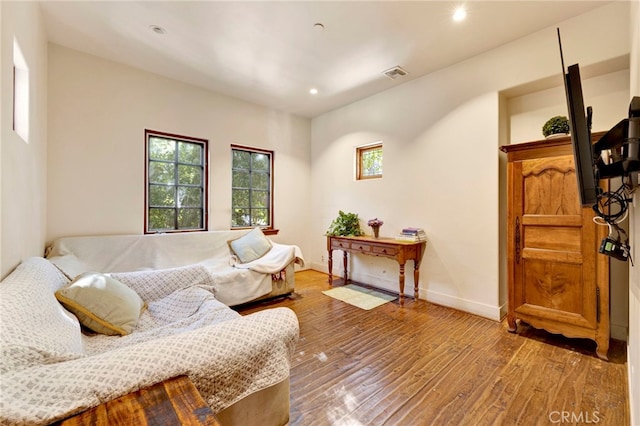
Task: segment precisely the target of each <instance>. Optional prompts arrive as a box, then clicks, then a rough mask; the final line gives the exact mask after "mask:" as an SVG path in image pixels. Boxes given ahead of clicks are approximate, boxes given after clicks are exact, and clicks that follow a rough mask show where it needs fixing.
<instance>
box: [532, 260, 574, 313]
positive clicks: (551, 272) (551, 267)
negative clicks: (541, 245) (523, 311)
mask: <svg viewBox="0 0 640 426" xmlns="http://www.w3.org/2000/svg"><path fill="white" fill-rule="evenodd" d="M581 266H582V265H580V264H570V263H560V262H551V261H540V260H530V259H525V261H524V265H523V268H522V274H523V280H522V281H523V287H524V292H523V297H524V300H523V302H524V303H527V304H530V305H535V306H542V307H545V308H550V309H556V310H559V311H565V312H571V313H575V314H579V315H582V314H583V306H582V300H583V297H582V296H583V289H582V273H581Z"/></svg>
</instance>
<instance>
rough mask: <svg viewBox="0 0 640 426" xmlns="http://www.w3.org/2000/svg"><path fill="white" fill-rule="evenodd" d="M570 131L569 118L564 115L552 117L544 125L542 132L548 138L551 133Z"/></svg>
mask: <svg viewBox="0 0 640 426" xmlns="http://www.w3.org/2000/svg"><path fill="white" fill-rule="evenodd" d="M558 133H560V134H562V133H569V119H568V118H567V117H565V116H563V115H556V116H555V117H551V118H550V119H549V120H547V122H546V123H544V126H542V134H543V135H544V137H545V138H546V137H547V136H549V135H555V134H558Z"/></svg>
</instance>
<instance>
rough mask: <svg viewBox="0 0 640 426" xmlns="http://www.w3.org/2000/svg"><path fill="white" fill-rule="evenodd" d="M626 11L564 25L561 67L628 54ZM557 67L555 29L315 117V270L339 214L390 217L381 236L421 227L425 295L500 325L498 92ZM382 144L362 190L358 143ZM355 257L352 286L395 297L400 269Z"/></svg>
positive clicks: (614, 7) (605, 11)
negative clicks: (379, 169)
mask: <svg viewBox="0 0 640 426" xmlns="http://www.w3.org/2000/svg"><path fill="white" fill-rule="evenodd" d="M628 10H629V4H628V3H613V4H610V5H607V6H604V7H602V8H599V9H596V10H594V11H593V12H590V13H587V14H585V15H581V16H579V17H576V18H573V19H571V20H568V21H566V22H563V23H561V24H560V26H561V29H562V32H563V45H564V49H565V52H566V53H565V60H566V61H567V62H568V63H575V62H579V63H580V64H585V65H587V64H595V63H598V62H601V61H605V60H609V59H611V58H617V57H620V56H624V55H628V53H629V35H628V26H627V25H626V24H624V22H627V19H626V17H627V14H628V13H629V12H628ZM621 22H623V24H621ZM605 29H606V30H605ZM605 33H606V34H605ZM558 70H559V55H558V50H557V38H556V30H555V27H553V28H548V29H546V30H544V31H540V32H537V33H535V34H532V35H530V36H527V37H524V38H522V39H520V40H518V41H516V42H513V43H510V44H507V45H504V46H502V47H500V48H497V49H494V50H492V51H489V52H486V53H484V54H482V55H479V56H476V57H474V58H472V59H470V60H467V61H465V62H462V63H460V64H457V65H454V66H451V67H449V68H446V69H444V70H441V71H438V72H435V73H433V74H430V75H427V76H425V77H422V78H419V79H416V80H413V81H410V82H407V83H405V84H402V85H400V86H398V87H396V88H393V89H390V90H388V91H386V92H383V93H380V94H378V95H375V96H372V97H370V98H367V99H364V100H362V101H359V102H356V103H354V104H352V105H349V106H346V107H343V108H340V109H337V110H335V111H332V112H329V113H327V114H324V115H322V116H320V117H317V118H315V119H313V123H312V158H313V163H312V182H311V185H312V192H313V194H314V197H313V200H312V202H313V209H312V212H313V220H312V228H311V229H312V231H313V245H312V248H313V250H312V251H310V252H308V253H307V259H308V260H309V261H311V262H312V264H313V267H314V268H318V269H325V270H326V266H325V265H324V261H325V260H326V251H325V247H326V244H324V237H323V233H324V232H325V230H326V229H327V227H328V225H329V223H330V222H331V220H332V219H333V218H334V217H335V216H336V214H337V211H338V210H339V209H341V210H345V211H353V212H355V213H358V214H359V215H360V217H361V219H363V224H364V225H365V226H364V228H365V229H366V230H367V231H369V232H370V230H369V229H367V227H366V220H367V219H370V218H372V217H379V218H381V219H383V220H384V221H385V224H384V225H383V227H382V228H381V234H382V235H383V236H393V235H394V234H395V233H397V232H399V230H400V229H401V228H402V227H404V226H418V227H423V228H425V229H426V231H427V235H428V240H429V242H428V244H427V252H426V255H425V258H424V259H423V262H422V269H421V272H422V275H421V282H420V294H421V297H426V298H427V299H428V300H431V301H434V302H437V303H441V304H444V305H448V306H452V307H456V308H459V309H463V310H466V311H469V312H473V313H477V314H480V315H483V316H486V317H489V318H493V319H499V318H500V308H501V304H502V299H503V298H501V297H500V289H499V281H500V270H499V265H500V259H499V245H500V242H499V229H500V223H499V212H500V210H499V203H500V196H501V195H500V193H499V153H498V146H499V144H500V137H499V132H501V129H500V122H499V119H500V102H499V99H500V91H502V90H505V89H507V88H510V87H514V86H518V85H521V84H524V83H526V82H530V81H535V80H539V79H544V78H549V77H550V76H553V75H556V74H558V73H559V71H558ZM377 140H382V141H383V142H384V161H385V163H384V178H383V179H381V180H371V181H365V182H355V181H354V180H353V172H352V167H353V150H354V147H355V146H357V145H359V144H362V143H366V142H373V141H377ZM336 255H339V253H335V254H334V256H336ZM356 257H357V259H355V260H353V261H352V262H351V263H352V265H351V266H352V272H353V274H352V277H353V279H355V280H361V281H365V282H368V283H371V284H374V285H378V286H381V287H384V288H389V289H397V281H396V280H397V270H398V268H397V265H395V264H394V263H393V262H391V261H387V260H384V259H378V258H365V257H360V256H356ZM336 269H337V268H336ZM334 273H338V274H339V273H340V271H338V270H334ZM412 286H413V283H412V280H411V277H407V287H408V288H409V289H410V288H411V287H412Z"/></svg>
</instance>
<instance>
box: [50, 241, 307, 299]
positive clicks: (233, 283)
mask: <svg viewBox="0 0 640 426" xmlns="http://www.w3.org/2000/svg"><path fill="white" fill-rule="evenodd" d="M247 232H248V231H246V230H243V231H209V232H188V233H177V234H153V235H113V236H106V235H103V236H88V237H65V238H59V239H57V240H56V241H54V242H53V244H52V245H51V246H50V247H49V249H48V252H47V258H48V259H49V260H50V261H51V262H52V263H54V264H56V266H58V268H60V269H61V270H63V271H64V272H65V274H66V275H67V276H69V277H75V276H76V275H78V274H80V273H82V272H86V271H94V272H102V273H112V272H132V271H144V270H158V269H169V268H175V267H181V266H186V265H193V264H202V265H204V266H205V267H206V268H207V270H208V271H209V272H210V273H211V276H212V278H213V281H214V286H213V287H214V294H215V296H216V298H217V299H218V300H220V301H221V302H223V303H224V304H226V305H228V306H235V305H239V304H242V303H245V302H249V301H251V300H254V299H256V298H258V297H260V296H264V295H265V294H269V293H270V292H271V290H272V281H271V274H274V273H277V272H279V271H281V270H282V269H284V268H285V267H286V266H287V265H288V264H289V263H291V262H293V261H296V262H297V263H298V264H300V265H304V260H303V258H302V253H301V251H300V248H299V247H297V246H295V245H283V244H278V243H273V247H272V249H271V250H270V251H269V252H268V253H267V254H266V255H264V256H263V257H261V258H260V259H257V260H255V261H253V262H250V263H246V264H243V265H241V264H237V263H236V262H233V261H232V256H231V255H232V253H231V252H230V250H229V245H228V241H230V240H233V239H235V238H238V237H240V236H242V235H244V234H246V233H247Z"/></svg>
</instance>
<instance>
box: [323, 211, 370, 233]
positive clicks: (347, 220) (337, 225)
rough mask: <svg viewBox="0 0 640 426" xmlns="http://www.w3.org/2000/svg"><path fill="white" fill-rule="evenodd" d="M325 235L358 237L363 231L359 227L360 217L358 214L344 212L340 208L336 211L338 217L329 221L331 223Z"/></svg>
mask: <svg viewBox="0 0 640 426" xmlns="http://www.w3.org/2000/svg"><path fill="white" fill-rule="evenodd" d="M325 235H330V236H332V237H336V236H349V237H352V236H353V237H358V236H360V235H363V232H362V230H361V229H360V218H359V217H358V214H357V213H345V212H343V211H342V210H340V211H339V212H338V217H337V218H335V219H334V220H333V221H332V222H331V225H329V229H327V232H325Z"/></svg>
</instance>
